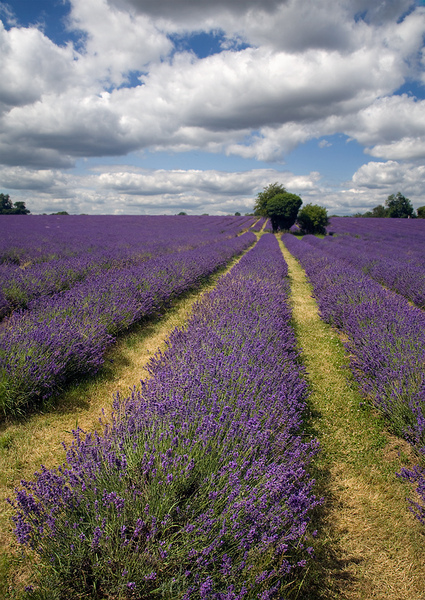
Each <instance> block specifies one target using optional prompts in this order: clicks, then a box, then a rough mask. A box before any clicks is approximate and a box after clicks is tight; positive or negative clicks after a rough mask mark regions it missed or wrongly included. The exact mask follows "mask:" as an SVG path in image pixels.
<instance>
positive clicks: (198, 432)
mask: <svg viewBox="0 0 425 600" xmlns="http://www.w3.org/2000/svg"><path fill="white" fill-rule="evenodd" d="M286 273H287V268H286V264H285V263H284V261H283V258H282V255H281V252H280V250H279V247H278V244H277V241H276V239H275V238H274V236H271V235H270V236H263V238H261V240H260V241H259V243H258V244H257V245H256V247H255V248H254V249H253V250H251V251H250V252H248V253H247V254H246V255H245V256H244V257H243V258H242V259H241V261H240V262H239V263H238V265H237V266H235V267H234V268H233V269H232V270H231V272H230V273H229V274H228V275H226V276H225V277H223V278H222V279H221V280H220V282H219V284H218V286H217V288H216V289H215V290H214V291H213V292H212V293H210V294H208V295H207V296H206V297H205V299H204V300H203V301H202V303H200V304H198V305H197V307H196V308H195V311H194V316H193V317H192V318H191V320H190V322H189V325H188V328H187V329H186V330H181V329H177V330H175V331H174V332H173V334H172V335H171V337H170V339H169V343H168V349H167V351H166V352H165V353H163V354H158V355H156V356H155V357H154V358H153V359H152V361H151V364H150V372H151V378H150V379H148V380H147V381H144V382H142V386H141V389H140V391H137V392H136V391H134V392H133V394H132V396H131V397H129V398H127V399H123V400H122V399H120V398H116V401H115V413H114V415H113V419H112V422H111V424H110V425H109V426H106V428H105V431H104V434H103V435H102V436H100V435H97V434H88V435H83V433H82V432H81V431H76V432H75V433H74V442H73V445H72V447H71V448H69V449H68V451H67V462H66V463H65V464H64V465H63V466H62V467H61V468H59V469H57V470H55V469H54V470H46V469H43V470H42V472H41V473H39V474H37V477H36V480H35V481H34V482H23V489H21V490H20V491H18V492H17V496H16V501H15V508H16V510H17V513H16V517H15V518H14V520H15V524H16V535H17V537H18V540H19V541H20V543H22V544H25V545H27V546H30V547H32V548H33V549H34V550H35V551H36V552H37V553H38V554H39V556H40V557H41V559H42V560H43V561H44V563H45V565H46V568H47V570H48V571H47V575H46V577H45V579H44V581H42V582H41V588H42V589H43V590H44V592H45V596H40V595H37V598H40V597H43V598H48V597H50V596H49V594H51V593H52V590H55V592H56V596H55V597H56V598H58V599H65V598H67V599H68V598H71V597H72V598H74V597H83V595H84V597H86V595H87V597H92V594H93V593H94V590H96V591H97V594H98V595H99V597H102V598H111V599H112V598H117V597H120V598H137V599H142V598H147V597H151V596H152V597H155V596H158V597H166V598H171V597H172V598H181V599H182V600H199V599H208V600H213V599H216V600H243V599H251V598H261V599H262V600H266V599H268V598H280V599H283V598H284V596H285V592H284V590H285V589H286V586H290V584H291V582H293V581H294V580H297V578H298V577H299V572H300V570H301V569H302V568H303V567H304V565H305V562H306V559H307V558H308V556H309V554H310V553H311V548H310V547H309V546H308V544H306V539H307V535H308V534H307V529H308V523H309V518H310V513H311V510H312V509H313V508H314V506H316V505H317V502H318V501H317V500H316V498H315V497H314V495H313V492H312V485H313V482H312V480H311V478H310V477H309V475H308V473H307V466H308V464H309V462H310V461H311V459H312V457H313V456H314V455H315V453H316V452H317V444H316V442H315V441H310V442H308V441H306V439H305V438H304V437H303V434H302V413H303V411H304V409H305V399H306V396H307V386H306V383H305V380H304V379H303V371H302V368H301V367H300V365H299V362H298V354H297V351H296V343H295V338H294V333H293V330H292V328H291V326H290V317H291V314H290V310H289V308H288V304H287V292H288V285H287V283H286V282H285V280H284V277H285V275H286ZM36 592H37V594H39V590H38V591H37V590H36ZM80 595H81V596H80Z"/></svg>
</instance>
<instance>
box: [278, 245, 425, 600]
mask: <svg viewBox="0 0 425 600" xmlns="http://www.w3.org/2000/svg"><path fill="white" fill-rule="evenodd" d="M281 248H282V252H283V254H284V257H285V260H286V261H287V263H288V267H289V278H290V283H291V301H292V309H293V326H294V328H295V332H296V335H297V338H298V341H299V345H300V347H301V348H302V360H303V362H304V364H305V366H306V369H307V372H308V380H309V383H310V386H311V397H310V403H311V408H310V409H311V415H310V416H311V427H312V431H311V434H312V435H315V436H317V437H318V439H319V441H320V444H321V447H322V452H321V454H320V457H319V459H318V461H317V463H316V479H317V485H318V493H321V494H322V495H323V496H324V498H325V502H324V505H323V507H322V509H321V510H320V511H319V512H318V514H317V516H316V518H317V528H318V531H319V533H318V538H317V545H316V549H317V550H316V559H315V561H314V562H313V563H312V566H311V567H310V570H309V573H308V576H307V577H306V580H305V582H304V587H303V588H302V590H301V592H300V597H302V598H308V599H309V600H319V599H320V600H324V599H326V600H331V599H332V600H336V599H347V600H371V599H382V600H384V599H385V600H392V599H393V600H404V599H406V600H407V599H410V600H420V599H423V598H425V552H424V541H425V535H424V528H423V526H421V525H420V524H419V522H418V521H417V520H415V518H414V517H413V515H412V514H411V513H410V512H409V511H408V508H407V506H408V505H407V501H406V496H411V495H412V494H414V492H413V490H412V488H411V487H409V486H408V485H406V484H405V483H404V482H402V481H400V480H399V479H397V477H396V476H395V473H396V472H397V471H399V470H400V469H401V467H403V466H406V465H407V464H410V462H411V461H412V462H414V457H413V456H412V454H411V450H410V447H409V446H408V445H407V444H406V443H405V442H404V441H403V440H401V439H398V438H396V437H395V436H392V435H391V434H390V433H389V432H388V430H387V429H386V426H385V423H384V421H383V419H382V418H381V417H380V416H379V415H378V414H377V413H376V412H375V411H373V410H372V409H370V408H369V407H368V406H367V405H366V404H365V402H364V398H363V397H362V396H361V394H360V393H359V391H358V389H357V385H356V384H355V382H354V380H353V378H352V377H351V376H350V372H349V370H348V357H347V355H346V352H345V350H344V347H343V344H342V342H341V340H340V339H339V336H338V334H337V332H336V331H334V330H333V329H332V328H331V327H330V326H329V325H327V324H326V323H324V322H323V321H322V320H321V319H320V317H319V314H318V309H317V304H316V301H315V300H314V298H313V297H312V289H311V286H310V284H309V283H308V281H307V278H306V276H305V273H304V271H303V269H302V268H301V267H300V265H299V263H298V262H297V261H296V260H295V259H294V258H293V256H292V255H291V254H290V253H289V252H288V251H287V249H286V248H285V246H284V245H283V244H282V243H281Z"/></svg>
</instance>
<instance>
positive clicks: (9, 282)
mask: <svg viewBox="0 0 425 600" xmlns="http://www.w3.org/2000/svg"><path fill="white" fill-rule="evenodd" d="M256 220H257V219H256V218H255V217H208V216H203V217H186V216H174V217H171V216H133V217H128V216H113V217H111V216H86V215H80V216H71V215H69V216H53V215H46V216H32V215H28V216H26V217H25V218H22V216H13V215H8V216H3V217H2V216H0V319H1V318H2V317H3V316H5V315H7V314H9V313H10V312H11V311H13V310H15V309H16V308H25V307H26V306H27V304H28V302H29V301H30V300H32V299H34V298H37V297H38V296H46V295H50V294H54V293H57V292H60V291H62V290H66V289H69V288H71V287H72V286H73V285H74V284H75V283H77V282H79V281H83V280H84V279H86V278H87V277H90V276H94V277H96V276H98V275H99V274H101V273H103V272H104V271H107V270H109V269H121V268H127V267H130V266H135V265H138V264H140V263H142V262H145V261H146V260H149V259H150V258H157V257H158V256H161V255H163V254H171V253H174V252H181V251H187V250H191V249H193V248H201V247H203V246H206V245H208V244H211V243H215V242H218V241H219V240H225V239H229V238H232V237H235V236H236V235H238V234H240V233H241V232H242V231H243V230H246V229H248V228H249V227H250V226H251V225H253V224H254V223H255V222H256Z"/></svg>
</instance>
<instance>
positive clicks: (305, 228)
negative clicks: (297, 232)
mask: <svg viewBox="0 0 425 600" xmlns="http://www.w3.org/2000/svg"><path fill="white" fill-rule="evenodd" d="M297 223H298V225H299V227H300V229H301V230H302V232H303V233H313V234H314V233H321V234H325V233H326V226H327V225H328V224H329V218H328V214H327V212H326V208H323V207H322V206H318V205H317V204H306V206H304V208H302V209H301V210H300V212H299V214H298V218H297Z"/></svg>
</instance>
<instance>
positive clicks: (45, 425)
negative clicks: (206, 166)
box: [0, 257, 240, 598]
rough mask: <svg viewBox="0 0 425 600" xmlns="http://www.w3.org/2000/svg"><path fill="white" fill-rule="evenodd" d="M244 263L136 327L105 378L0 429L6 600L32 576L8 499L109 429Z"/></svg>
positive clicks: (109, 362)
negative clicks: (79, 443)
mask: <svg viewBox="0 0 425 600" xmlns="http://www.w3.org/2000/svg"><path fill="white" fill-rule="evenodd" d="M238 260H240V257H239V258H237V259H235V260H233V261H232V262H231V263H229V265H228V267H227V268H226V269H222V270H220V271H219V272H217V273H216V274H215V275H213V276H212V277H210V278H209V281H208V283H207V284H205V285H204V286H203V287H202V288H201V289H198V290H195V291H193V292H189V293H186V294H184V295H183V296H182V297H180V298H179V299H177V300H175V301H174V302H173V304H172V305H171V306H170V307H169V308H168V309H167V311H166V312H165V313H164V314H163V316H161V317H158V318H156V319H154V320H150V321H147V322H145V323H142V324H140V325H137V326H135V327H134V328H133V329H132V331H131V332H129V333H127V334H126V335H124V336H122V337H121V338H120V339H119V340H118V341H117V343H116V344H115V345H114V347H112V348H111V349H110V350H109V352H108V354H107V357H106V361H105V365H104V367H103V368H102V370H101V372H100V373H99V374H98V375H97V376H95V377H91V378H86V379H85V380H82V381H80V382H79V383H75V384H74V385H72V386H70V387H69V388H68V389H67V390H66V391H64V392H63V393H62V394H60V396H58V397H56V398H55V399H54V400H53V401H51V402H50V406H46V407H44V408H43V410H40V411H38V412H35V413H33V414H31V415H28V416H27V417H26V418H25V419H23V420H21V421H19V420H16V421H13V422H8V423H2V424H1V426H0V598H3V597H8V598H18V597H19V594H18V592H16V594H15V590H16V589H17V588H18V587H20V588H22V585H18V583H19V582H20V581H21V580H25V579H26V578H27V576H28V573H27V568H26V567H25V565H24V564H23V562H22V561H21V560H20V559H19V553H20V551H19V548H18V545H17V544H16V542H15V540H14V536H13V533H12V523H11V521H10V517H11V516H12V514H13V510H12V509H11V507H10V505H9V504H7V503H6V498H8V497H11V498H12V497H13V496H14V490H15V488H16V487H19V484H20V481H21V479H29V480H31V479H33V475H34V473H35V472H36V471H37V470H39V469H40V465H42V464H43V465H45V466H46V467H48V468H49V467H52V466H55V465H59V464H60V463H61V462H62V461H63V459H64V458H65V451H64V449H63V447H62V442H65V443H69V442H71V440H72V434H71V432H72V430H73V429H75V428H76V427H77V425H78V426H79V427H81V428H82V429H83V430H85V431H93V430H95V429H96V428H98V429H100V428H103V427H102V426H101V424H100V422H99V419H100V417H101V415H102V409H104V410H105V414H106V415H108V414H109V413H110V410H111V407H112V402H113V397H114V395H115V394H116V393H117V392H119V393H120V395H122V396H124V397H125V396H127V395H128V394H129V392H130V391H131V390H132V389H133V387H134V386H136V387H137V386H138V384H139V382H140V380H141V379H145V378H147V377H148V373H147V371H146V369H145V366H146V364H147V362H148V361H149V359H150V358H151V357H152V356H153V355H154V354H155V352H156V351H157V350H159V349H161V350H164V349H165V347H166V340H167V338H168V336H169V335H170V333H171V331H172V330H173V329H174V328H175V327H184V326H185V324H186V323H187V321H188V319H189V316H190V313H191V311H192V308H193V306H194V304H195V303H196V302H197V301H198V300H199V299H200V298H201V297H202V295H203V294H205V293H206V292H207V291H209V290H210V289H212V288H213V287H214V285H215V284H216V282H217V280H218V278H219V277H220V276H221V275H223V274H224V273H225V272H227V271H228V270H230V268H232V266H233V265H234V264H236V263H237V262H238Z"/></svg>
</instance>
